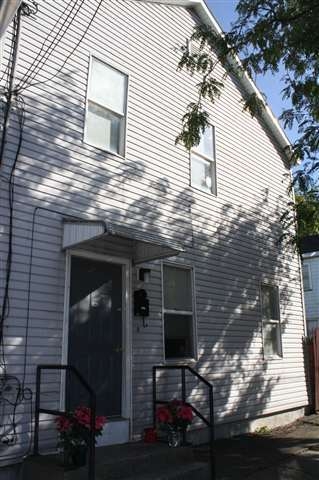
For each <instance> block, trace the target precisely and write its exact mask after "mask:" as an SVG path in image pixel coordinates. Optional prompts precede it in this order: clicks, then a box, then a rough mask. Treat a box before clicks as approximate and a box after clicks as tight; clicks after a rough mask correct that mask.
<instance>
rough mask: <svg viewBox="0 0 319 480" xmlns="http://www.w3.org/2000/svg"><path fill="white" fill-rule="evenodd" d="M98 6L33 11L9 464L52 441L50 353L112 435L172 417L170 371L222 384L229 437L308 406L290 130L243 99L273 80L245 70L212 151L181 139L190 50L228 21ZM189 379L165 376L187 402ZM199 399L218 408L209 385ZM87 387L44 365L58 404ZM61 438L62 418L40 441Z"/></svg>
mask: <svg viewBox="0 0 319 480" xmlns="http://www.w3.org/2000/svg"><path fill="white" fill-rule="evenodd" d="M82 3H83V2H82ZM96 3H97V4H98V2H96ZM70 5H71V4H70ZM98 6H99V8H98V10H96V8H97V5H95V4H94V2H84V3H83V5H82V6H81V8H79V9H78V10H74V9H73V10H72V8H71V6H69V11H68V10H66V5H65V2H63V1H62V0H58V1H53V0H52V1H51V0H49V1H45V2H44V1H43V2H42V1H39V5H38V7H39V8H38V11H37V12H36V13H34V14H32V15H29V16H28V15H24V16H22V18H21V32H20V38H19V42H18V44H19V45H18V57H17V66H16V69H15V80H14V81H15V85H18V86H21V90H19V92H20V93H19V99H17V100H16V104H15V105H14V108H13V112H12V114H11V117H10V122H9V127H8V132H7V141H6V145H5V150H4V155H3V162H2V165H1V167H0V168H1V176H0V182H1V190H0V192H1V193H0V195H1V202H0V211H1V214H0V218H1V224H2V225H1V241H0V249H1V267H2V273H1V275H2V276H1V282H2V283H1V298H3V296H4V295H5V290H6V285H7V282H6V272H7V263H6V259H7V258H8V251H9V245H10V231H12V235H11V240H12V241H11V245H12V262H11V270H10V273H11V276H10V284H9V292H8V294H9V308H8V310H7V312H6V313H7V314H6V318H5V321H4V327H3V332H4V344H5V347H4V362H3V366H5V371H6V374H7V375H6V376H3V379H4V380H3V382H4V384H6V385H7V384H8V382H9V380H10V382H11V383H10V382H9V383H10V385H13V384H14V382H17V385H19V386H20V388H21V389H22V390H23V392H24V395H22V397H20V400H19V402H18V405H17V408H16V409H15V411H14V419H15V421H14V424H15V425H14V427H13V426H12V411H11V410H10V408H9V407H10V404H9V403H8V405H6V409H4V412H3V419H2V432H1V435H2V438H4V440H5V441H3V442H2V445H0V461H1V458H2V461H3V462H5V461H7V462H8V461H16V459H17V458H19V456H20V457H21V455H23V454H25V453H27V452H28V449H29V446H30V443H32V423H33V413H34V394H35V373H36V366H37V365H39V364H72V365H74V366H75V367H76V368H78V369H79V371H80V372H81V373H82V374H83V375H84V377H85V378H86V379H87V380H88V382H89V383H90V385H91V386H92V387H93V388H94V390H95V391H96V394H97V402H98V413H99V414H103V415H106V416H107V417H108V424H107V427H106V428H105V433H104V435H103V437H102V438H101V440H100V441H101V443H104V444H107V443H121V442H126V441H133V440H138V439H140V438H141V436H142V435H143V429H144V428H145V427H147V426H150V425H151V424H152V367H153V366H154V365H172V364H174V365H175V364H178V365H185V364H186V365H190V366H191V367H192V368H193V369H195V370H196V371H198V372H199V373H200V374H201V375H202V376H203V377H204V378H205V379H206V380H207V381H209V382H211V383H212V384H213V386H214V413H215V422H216V425H217V428H218V429H219V430H218V433H219V434H221V435H227V434H230V433H235V432H239V431H243V430H247V429H250V428H254V427H255V426H256V425H258V424H259V425H271V424H272V422H275V421H276V422H278V423H280V422H287V421H289V420H290V419H293V418H296V417H298V416H300V415H302V412H303V409H304V407H305V406H306V405H307V404H308V397H307V390H306V382H305V375H304V363H303V350H302V336H303V335H304V318H303V315H304V314H303V307H302V296H301V287H300V285H301V273H300V265H299V260H298V257H297V255H296V254H295V253H294V252H293V251H291V250H290V249H289V248H288V247H285V246H283V245H280V244H279V243H278V238H279V237H280V222H279V218H280V216H281V214H282V212H283V209H284V208H285V206H286V204H287V202H288V201H289V198H288V197H287V182H288V180H287V173H288V171H289V169H288V164H287V161H286V158H285V156H284V153H283V149H284V147H285V146H286V145H287V140H286V139H285V137H284V135H283V133H282V132H281V130H280V128H279V126H278V124H277V123H276V121H275V119H274V118H273V117H272V115H271V113H270V111H269V110H266V112H265V114H264V117H263V118H261V119H256V118H252V117H251V116H250V115H249V114H248V113H247V112H244V111H243V108H242V99H243V96H245V95H246V94H247V93H249V91H250V92H251V91H252V90H254V88H255V87H254V86H253V84H252V83H251V82H250V81H249V80H248V79H247V78H242V80H241V81H239V80H236V79H233V78H231V77H228V78H227V79H226V80H225V88H224V91H223V94H222V97H221V99H220V101H218V102H216V104H214V105H207V108H208V109H209V111H210V118H211V125H210V127H209V128H208V129H207V130H206V132H205V134H204V135H203V139H202V142H201V144H200V145H199V146H198V147H197V148H195V149H194V150H193V151H192V152H190V153H189V152H188V151H186V150H185V149H184V147H183V146H182V145H175V139H176V137H177V135H178V134H179V132H180V129H181V118H182V116H183V114H184V113H185V111H186V107H187V105H188V103H189V102H190V101H192V100H196V84H197V83H198V81H199V77H197V76H196V75H195V76H194V77H191V76H190V75H189V74H188V73H187V72H185V71H178V70H177V64H178V61H179V58H180V52H179V47H180V46H181V45H183V44H185V40H186V39H187V38H189V37H190V35H191V34H192V31H193V28H194V26H195V25H196V24H198V23H200V22H206V23H209V24H210V25H211V26H212V27H213V28H215V29H218V26H217V24H216V22H215V20H214V18H213V16H212V15H211V13H210V12H209V10H208V9H207V7H206V6H205V4H204V2H202V1H197V2H193V1H186V0H185V1H184V0H178V1H177V0H172V1H170V0H167V1H161V2H160V1H139V0H105V1H103V2H100V4H99V5H98ZM73 17H74V18H73ZM66 18H68V19H69V20H68V21H69V22H70V19H72V18H73V21H72V22H71V23H68V24H65V25H66V26H67V28H65V27H62V25H63V22H66V20H65V19H66ZM89 22H91V24H90V25H89ZM10 28H11V27H10ZM10 28H9V30H8V32H7V35H6V37H5V39H4V41H3V43H4V47H3V62H4V63H3V65H6V63H5V62H6V61H7V60H8V57H9V55H10V41H11V38H12V35H11V33H10V32H11V30H10ZM59 29H60V30H59ZM50 32H51V33H50ZM57 32H60V33H57ZM48 33H50V35H49V37H48ZM46 52H47V53H46ZM39 59H40V60H39ZM41 59H42V60H41ZM66 60H67V61H66ZM41 62H42V63H41ZM4 73H5V72H4ZM220 73H221V75H222V74H223V69H222V67H220ZM20 97H21V98H20ZM22 102H23V107H22V106H21V105H22ZM22 108H23V115H24V117H23V118H24V124H23V134H22V144H21V149H20V151H19V152H18V155H16V154H17V145H18V143H19V138H20V137H19V134H20V132H21V122H19V119H20V118H21V110H22ZM15 160H16V163H15ZM13 165H14V198H13V206H12V209H11V208H9V207H10V204H9V203H8V202H9V200H10V195H9V185H10V173H11V172H12V168H13ZM11 211H12V219H13V220H12V222H13V223H12V229H11V230H10V219H11V216H10V212H11ZM146 300H148V302H147V301H146ZM147 310H149V312H148V311H147ZM148 313H149V315H148ZM178 375H179V373H178V372H170V373H169V374H167V373H162V374H161V375H159V378H158V379H157V381H158V392H160V394H161V395H162V396H163V395H165V396H166V398H167V399H170V398H174V397H179V396H180V392H181V385H180V377H179V376H178ZM9 376H11V377H10V378H9ZM10 391H11V392H12V389H11V390H10ZM8 395H9V394H8ZM9 397H10V395H9ZM10 398H11V397H10ZM187 399H188V401H189V402H190V403H192V404H193V405H194V406H195V407H196V408H198V409H199V410H200V411H201V412H203V413H204V414H205V412H206V413H207V412H208V410H209V405H208V401H207V394H206V392H205V389H204V388H202V386H201V385H200V384H198V383H197V382H196V381H194V380H193V378H187ZM86 400H87V399H86V397H85V393H84V392H83V391H82V390H81V389H80V387H79V386H78V384H77V383H76V382H75V381H74V380H72V379H70V380H67V381H66V379H65V377H64V376H63V375H61V373H60V372H49V373H45V374H44V375H43V378H42V390H41V402H42V404H41V405H42V407H44V408H55V409H57V408H63V407H64V406H65V405H68V406H69V407H70V408H71V407H72V408H73V407H75V406H77V405H82V404H84V403H85V402H86ZM32 406H33V408H32ZM258 422H259V423H258ZM198 427H200V424H198ZM55 444H56V432H55V429H54V425H53V422H52V417H51V416H49V415H42V416H41V424H40V447H41V449H42V450H43V451H44V450H46V449H50V448H51V449H52V448H54V446H55ZM1 456H2V457H1Z"/></svg>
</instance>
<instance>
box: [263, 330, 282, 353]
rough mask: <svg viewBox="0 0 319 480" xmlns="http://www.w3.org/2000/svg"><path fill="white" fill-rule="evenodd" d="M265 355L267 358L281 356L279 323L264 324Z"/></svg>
mask: <svg viewBox="0 0 319 480" xmlns="http://www.w3.org/2000/svg"><path fill="white" fill-rule="evenodd" d="M263 340H264V354H265V356H266V357H269V356H272V355H281V351H280V325H279V323H266V322H264V324H263Z"/></svg>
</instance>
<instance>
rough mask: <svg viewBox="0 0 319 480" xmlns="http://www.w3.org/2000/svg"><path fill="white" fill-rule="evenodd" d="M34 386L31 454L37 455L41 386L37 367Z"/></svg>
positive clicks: (39, 371) (39, 372) (39, 370)
mask: <svg viewBox="0 0 319 480" xmlns="http://www.w3.org/2000/svg"><path fill="white" fill-rule="evenodd" d="M35 385H36V386H35V412H34V438H33V454H34V455H39V421H40V385H41V368H40V367H39V366H38V367H37V373H36V384H35Z"/></svg>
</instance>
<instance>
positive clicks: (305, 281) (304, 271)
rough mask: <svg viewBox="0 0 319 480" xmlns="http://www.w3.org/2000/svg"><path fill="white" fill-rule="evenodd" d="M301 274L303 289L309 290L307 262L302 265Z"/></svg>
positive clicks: (308, 267) (308, 266)
mask: <svg viewBox="0 0 319 480" xmlns="http://www.w3.org/2000/svg"><path fill="white" fill-rule="evenodd" d="M302 276H303V288H304V290H311V280H310V265H309V264H308V263H306V264H304V265H303V266H302Z"/></svg>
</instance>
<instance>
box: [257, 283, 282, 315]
mask: <svg viewBox="0 0 319 480" xmlns="http://www.w3.org/2000/svg"><path fill="white" fill-rule="evenodd" d="M261 308H262V317H263V318H264V319H267V320H279V298H278V290H277V287H272V286H270V285H262V287H261Z"/></svg>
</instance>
